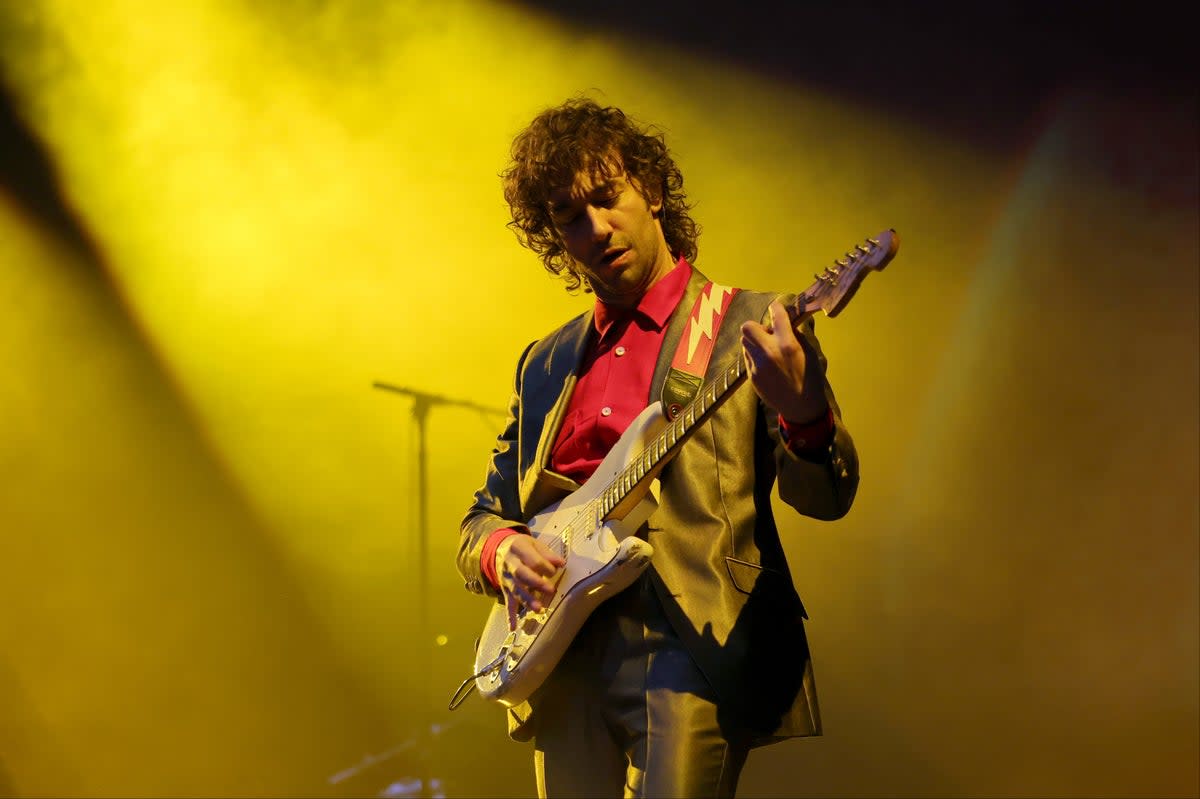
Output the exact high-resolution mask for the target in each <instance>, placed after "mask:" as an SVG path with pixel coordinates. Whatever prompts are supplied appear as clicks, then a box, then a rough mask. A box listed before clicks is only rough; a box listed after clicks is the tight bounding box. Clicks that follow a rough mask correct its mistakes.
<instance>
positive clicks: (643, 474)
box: [597, 355, 746, 519]
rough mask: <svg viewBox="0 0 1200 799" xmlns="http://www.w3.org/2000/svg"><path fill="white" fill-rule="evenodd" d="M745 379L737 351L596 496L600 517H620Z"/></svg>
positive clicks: (744, 372) (743, 367)
mask: <svg viewBox="0 0 1200 799" xmlns="http://www.w3.org/2000/svg"><path fill="white" fill-rule="evenodd" d="M744 382H746V364H745V362H744V361H743V360H742V358H741V356H740V355H739V356H738V357H737V358H734V359H733V360H731V361H730V362H729V363H728V364H727V365H726V366H725V368H724V369H722V370H721V373H720V374H719V375H717V376H716V377H715V378H713V379H712V380H710V381H709V382H707V383H705V384H704V386H703V387H702V388H701V389H700V393H699V394H698V395H697V396H696V398H695V399H693V400H692V401H691V402H690V403H688V404H687V406H685V407H684V408H683V409H682V410H681V411H680V412H679V413H678V414H677V415H676V416H675V418H674V419H672V420H671V421H670V423H669V424H668V425H667V426H666V427H665V428H663V431H662V432H661V433H659V434H658V436H657V437H656V438H654V439H653V440H652V441H651V442H650V443H649V444H648V445H647V446H646V447H645V449H643V450H642V453H641V455H639V456H638V457H637V458H636V459H634V460H633V461H631V462H630V463H629V464H628V465H627V466H626V467H625V468H624V469H623V470H622V471H621V472H619V473H618V474H617V476H616V477H614V478H613V480H612V482H610V483H609V484H608V486H607V487H606V488H605V489H604V491H603V493H602V494H601V495H600V496H599V497H598V498H597V501H598V502H599V508H598V510H599V514H600V517H601V518H602V519H607V518H610V517H616V518H622V517H624V515H625V512H626V511H627V509H628V508H629V507H630V506H632V505H634V504H636V503H637V502H638V501H639V500H640V499H641V498H642V497H643V496H645V493H646V491H647V490H648V489H649V486H650V482H651V481H652V480H653V479H654V478H655V477H657V476H658V473H659V472H660V471H662V469H663V467H664V466H666V465H667V463H668V462H669V461H670V460H671V458H673V457H675V454H676V453H677V452H678V451H679V448H680V447H682V446H683V444H684V442H685V441H687V440H688V439H689V438H691V436H692V434H693V433H695V432H696V430H697V429H699V427H700V425H702V424H703V423H704V422H705V421H706V420H707V419H708V417H710V416H712V414H713V413H714V412H715V411H716V410H717V408H719V407H721V405H722V403H724V402H725V400H727V399H728V398H729V397H730V396H731V395H732V394H733V392H734V390H735V389H737V388H738V386H740V385H742V383H744Z"/></svg>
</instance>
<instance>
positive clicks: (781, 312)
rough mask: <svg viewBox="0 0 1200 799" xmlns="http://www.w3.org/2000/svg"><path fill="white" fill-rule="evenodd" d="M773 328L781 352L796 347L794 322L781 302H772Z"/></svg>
mask: <svg viewBox="0 0 1200 799" xmlns="http://www.w3.org/2000/svg"><path fill="white" fill-rule="evenodd" d="M771 327H772V329H773V331H774V335H775V341H776V342H778V344H779V348H780V349H781V350H787V349H789V348H791V347H794V346H795V345H796V331H795V329H793V328H792V320H791V319H790V318H789V317H788V312H787V309H785V308H784V307H783V303H782V302H780V301H779V300H774V301H772V302H771Z"/></svg>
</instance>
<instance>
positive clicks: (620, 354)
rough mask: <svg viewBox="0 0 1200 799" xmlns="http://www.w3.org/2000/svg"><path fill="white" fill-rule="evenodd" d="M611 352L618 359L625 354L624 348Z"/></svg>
mask: <svg viewBox="0 0 1200 799" xmlns="http://www.w3.org/2000/svg"><path fill="white" fill-rule="evenodd" d="M613 352H615V353H616V354H617V357H618V358H620V357H621V356H622V355H624V354H625V348H624V347H617V348H616V349H615V350H613Z"/></svg>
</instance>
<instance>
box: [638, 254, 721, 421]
mask: <svg viewBox="0 0 1200 799" xmlns="http://www.w3.org/2000/svg"><path fill="white" fill-rule="evenodd" d="M707 283H708V278H707V277H705V276H704V275H703V274H702V273H701V272H700V270H699V269H697V268H696V267H694V266H693V267H692V276H691V278H689V279H688V284H687V288H686V289H684V292H683V297H682V298H681V299H680V300H679V304H678V305H676V306H675V311H674V312H673V313H672V314H671V318H670V319H669V320H667V332H666V333H664V334H663V343H662V349H661V350H659V351H658V360H657V361H656V362H655V363H654V377H653V378H652V379H651V381H650V396H649V397H647V398H646V404H647V405H648V404H650V403H652V402H657V401H658V400H659V399H660V398H661V396H662V387H663V382H664V381H665V380H666V379H667V369H668V368H670V366H671V361H672V360H674V358H675V350H676V348H678V347H679V339H680V338H682V337H683V328H684V327H686V326H687V320H688V316H690V315H691V313H692V306H693V305H695V304H696V297H697V296H698V295H699V294H700V291H701V290H702V289H703V288H704V286H705V285H706V284H707Z"/></svg>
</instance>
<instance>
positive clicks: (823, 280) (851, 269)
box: [788, 228, 900, 322]
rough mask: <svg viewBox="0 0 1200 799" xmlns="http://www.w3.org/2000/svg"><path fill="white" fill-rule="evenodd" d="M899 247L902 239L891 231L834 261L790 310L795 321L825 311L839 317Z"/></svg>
mask: <svg viewBox="0 0 1200 799" xmlns="http://www.w3.org/2000/svg"><path fill="white" fill-rule="evenodd" d="M899 248H900V238H899V237H898V236H897V235H896V231H894V230H892V229H890V228H889V229H888V230H885V231H883V232H882V233H880V234H879V235H877V236H874V237H872V238H868V239H866V241H864V242H863V243H861V244H856V245H854V247H853V248H852V249H851V250H850V252H847V253H846V254H845V255H844V256H842V257H840V258H835V259H833V264H832V265H831V266H827V267H825V271H824V272H821V273H820V274H818V275H814V277H816V279H817V282H816V283H813V284H812V285H811V286H809V287H808V288H807V289H805V290H804V293H802V294H800V295H799V296H798V297H797V298H796V300H795V302H794V303H793V304H792V306H791V307H789V308H788V313H789V314H790V315H791V317H792V320H793V321H794V322H795V321H798V320H799V319H800V318H803V317H805V316H807V315H810V314H814V313H816V312H817V311H824V312H825V315H826V316H837V315H838V314H839V313H840V312H841V310H842V308H844V307H846V304H847V303H848V302H850V298H851V297H853V296H854V292H856V291H858V287H859V284H861V283H862V281H863V279H864V278H865V277H866V276H867V274H868V273H869V272H879V271H881V270H882V269H883V268H884V267H885V266H887V265H888V263H889V262H890V261H891V260H892V258H894V257H895V256H896V250H898V249H899Z"/></svg>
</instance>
